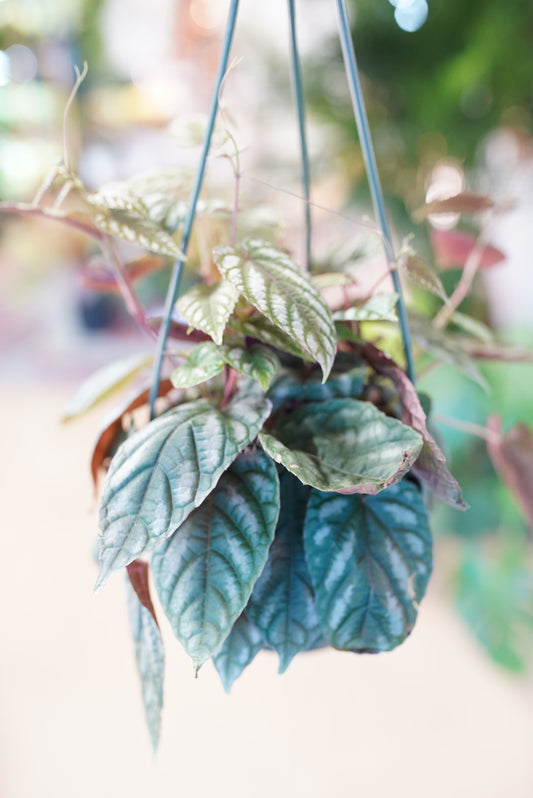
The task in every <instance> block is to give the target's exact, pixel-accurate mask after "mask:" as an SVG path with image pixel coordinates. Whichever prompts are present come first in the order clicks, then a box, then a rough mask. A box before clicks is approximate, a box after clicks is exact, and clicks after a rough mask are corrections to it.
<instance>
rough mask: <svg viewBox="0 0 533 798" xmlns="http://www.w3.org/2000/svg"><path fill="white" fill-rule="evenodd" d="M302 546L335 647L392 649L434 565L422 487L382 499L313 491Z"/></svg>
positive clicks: (403, 485)
mask: <svg viewBox="0 0 533 798" xmlns="http://www.w3.org/2000/svg"><path fill="white" fill-rule="evenodd" d="M304 529H305V533H304V534H305V551H306V557H307V562H308V565H309V570H310V572H311V576H312V580H313V586H314V590H315V596H316V605H317V609H318V614H319V616H320V620H321V622H322V627H323V629H324V633H325V635H326V637H327V638H328V639H329V641H330V642H331V644H332V645H333V646H334V647H335V648H339V649H344V650H350V651H359V652H362V651H368V652H378V651H389V650H390V649H392V648H394V647H395V646H397V645H399V644H400V643H401V642H402V641H403V640H404V639H405V638H406V637H407V635H408V634H409V633H410V632H411V630H412V628H413V626H414V623H415V620H416V617H417V612H418V604H419V602H420V601H421V599H422V598H423V596H424V593H425V591H426V586H427V583H428V580H429V577H430V574H431V569H432V543H431V532H430V530H429V526H428V515H427V510H426V507H425V505H424V503H423V501H422V498H421V496H420V492H419V490H418V489H417V487H416V486H415V485H414V484H412V483H410V482H407V481H405V480H404V481H403V482H400V483H398V484H397V485H393V486H392V487H390V488H387V490H384V491H383V492H382V493H380V494H379V495H378V496H340V495H337V494H331V493H319V492H318V491H313V492H312V494H311V497H310V500H309V504H308V509H307V515H306V518H305V527H304Z"/></svg>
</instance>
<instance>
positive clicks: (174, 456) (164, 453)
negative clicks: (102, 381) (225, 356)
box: [96, 384, 271, 588]
mask: <svg viewBox="0 0 533 798" xmlns="http://www.w3.org/2000/svg"><path fill="white" fill-rule="evenodd" d="M270 407H271V405H270V402H269V401H268V400H267V399H265V397H264V396H263V394H262V392H260V390H259V387H258V386H257V390H255V384H252V385H249V384H245V385H244V386H243V388H242V389H241V391H240V392H239V393H238V394H237V395H236V396H235V398H234V399H233V400H232V401H231V402H230V403H229V404H228V406H227V407H226V408H224V410H219V409H218V408H216V407H214V406H213V405H212V404H211V403H210V402H208V401H207V400H205V399H199V400H196V401H194V402H189V403H187V404H183V405H179V406H178V407H175V408H173V409H172V410H169V411H168V412H167V413H165V414H164V415H162V416H159V417H158V418H156V419H155V420H154V421H151V422H150V423H149V424H148V425H147V426H146V427H144V428H143V429H141V430H139V431H138V432H135V433H134V434H133V435H132V436H131V437H129V438H128V439H127V440H126V441H125V442H124V443H123V444H122V445H121V446H120V447H119V449H118V450H117V452H116V454H115V456H114V457H113V460H112V462H111V467H110V469H109V471H108V473H107V476H106V480H105V483H104V490H103V495H102V501H101V506H100V528H101V530H102V537H101V543H100V574H99V577H98V581H97V585H96V586H97V588H98V587H101V586H102V585H103V584H104V583H105V582H106V581H107V579H108V578H109V575H110V574H111V573H112V572H113V571H116V570H117V569H118V568H121V567H123V566H124V565H127V564H128V563H130V562H132V560H134V559H135V558H136V557H139V556H141V555H142V554H143V553H145V552H148V551H150V550H152V549H154V548H155V547H156V546H157V544H158V543H160V542H161V541H162V540H163V539H164V538H165V537H168V536H169V535H171V534H172V533H173V532H174V531H175V530H176V529H177V528H178V527H179V526H181V524H182V523H183V522H184V521H185V519H186V518H187V517H188V515H189V514H190V513H191V512H192V511H193V510H194V509H195V508H196V507H198V506H199V505H200V504H201V503H202V502H203V500H204V499H205V498H206V497H207V496H208V495H209V493H211V491H212V490H213V488H214V487H215V485H216V484H217V482H218V480H219V479H220V477H221V476H222V474H223V473H224V471H225V470H226V469H227V468H228V466H229V465H230V464H231V463H232V462H233V460H235V458H236V457H237V455H238V454H239V452H240V451H242V449H244V447H245V446H247V445H248V444H249V443H250V442H251V441H252V440H253V439H254V438H255V437H256V435H257V433H258V431H259V430H260V429H261V426H262V424H263V422H264V421H265V420H266V418H267V417H268V415H269V413H270Z"/></svg>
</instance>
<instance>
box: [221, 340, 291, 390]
mask: <svg viewBox="0 0 533 798" xmlns="http://www.w3.org/2000/svg"><path fill="white" fill-rule="evenodd" d="M219 351H220V354H221V355H222V357H223V358H224V360H225V361H226V363H227V364H228V366H231V368H233V369H236V370H237V371H240V372H241V373H242V374H244V375H246V376H247V377H251V378H252V379H254V380H257V381H258V382H259V384H260V385H261V388H262V389H263V390H264V391H266V390H267V389H268V386H269V385H270V382H271V380H272V378H273V376H274V375H275V374H276V372H277V371H279V369H280V362H279V360H278V358H277V357H276V355H275V354H274V352H273V351H272V350H271V349H268V348H267V347H266V346H261V344H254V345H253V346H250V347H249V348H248V349H245V348H243V347H242V346H237V345H233V344H223V346H221V347H220V350H219Z"/></svg>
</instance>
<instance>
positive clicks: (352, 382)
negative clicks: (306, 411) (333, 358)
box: [267, 366, 366, 408]
mask: <svg viewBox="0 0 533 798" xmlns="http://www.w3.org/2000/svg"><path fill="white" fill-rule="evenodd" d="M365 377H366V367H365V366H356V367H355V368H353V369H350V370H349V371H345V372H344V373H341V374H334V375H330V377H329V378H328V379H327V380H326V382H324V383H323V382H322V381H321V380H320V378H319V376H318V374H313V373H312V374H310V375H309V376H308V377H307V378H304V376H303V375H302V374H301V373H297V372H291V371H285V372H283V373H282V374H280V375H279V376H278V377H276V378H275V379H274V381H273V382H272V384H271V386H270V388H269V391H268V394H267V396H268V397H269V399H271V400H272V405H273V407H274V408H277V407H279V406H281V405H283V404H285V403H286V402H288V401H290V400H294V401H298V402H322V401H326V400H327V399H342V398H352V399H355V398H356V397H357V396H360V395H361V393H362V390H363V387H364V384H365Z"/></svg>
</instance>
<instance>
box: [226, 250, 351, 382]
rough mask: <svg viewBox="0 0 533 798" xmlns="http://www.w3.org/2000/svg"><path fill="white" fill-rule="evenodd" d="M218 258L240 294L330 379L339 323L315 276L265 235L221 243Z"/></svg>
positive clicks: (227, 276) (228, 278)
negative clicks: (232, 243) (234, 243)
mask: <svg viewBox="0 0 533 798" xmlns="http://www.w3.org/2000/svg"><path fill="white" fill-rule="evenodd" d="M214 258H215V263H216V265H217V266H218V268H219V270H220V272H221V274H223V275H224V277H226V279H227V280H229V281H230V282H231V283H233V285H234V286H235V287H236V288H237V290H238V291H239V293H240V294H242V295H243V296H244V297H246V299H247V300H248V302H250V303H251V304H252V305H253V306H254V307H256V308H257V309H258V310H259V311H261V313H263V315H265V316H266V317H267V318H268V319H269V320H270V321H271V322H272V323H273V324H275V325H276V327H279V328H280V329H281V330H282V331H283V332H284V333H285V334H286V335H288V336H289V338H291V339H292V340H293V341H294V342H295V343H296V344H297V345H298V346H299V347H301V348H302V349H304V350H305V351H306V352H307V353H308V354H309V355H310V356H311V357H312V358H313V359H314V360H316V361H317V363H319V365H320V367H321V368H322V371H323V374H324V380H326V378H327V376H328V374H329V372H330V370H331V367H332V365H333V360H334V357H335V352H336V344H337V341H336V336H335V326H334V324H333V320H332V318H331V313H330V310H329V308H328V306H327V305H326V303H325V301H324V299H323V298H322V296H321V295H320V293H319V291H318V290H317V289H316V288H315V286H314V285H313V283H312V281H311V279H310V278H309V275H307V274H306V273H305V272H304V271H302V269H300V267H299V266H298V265H297V264H296V263H295V262H294V261H293V260H292V258H291V257H290V256H289V255H287V253H286V252H283V251H282V250H280V249H277V248H276V247H274V246H273V245H272V244H270V243H269V242H267V241H263V240H262V239H248V240H247V241H244V242H243V243H242V245H241V246H240V247H239V248H235V247H229V246H226V247H217V248H216V249H215V251H214Z"/></svg>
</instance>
